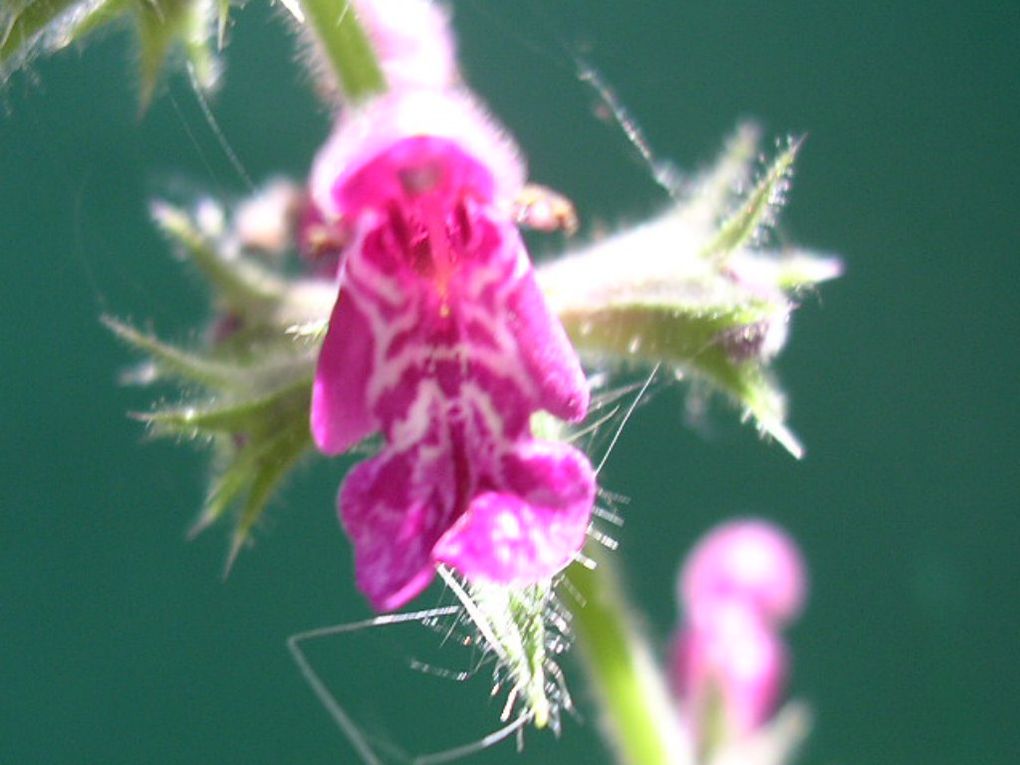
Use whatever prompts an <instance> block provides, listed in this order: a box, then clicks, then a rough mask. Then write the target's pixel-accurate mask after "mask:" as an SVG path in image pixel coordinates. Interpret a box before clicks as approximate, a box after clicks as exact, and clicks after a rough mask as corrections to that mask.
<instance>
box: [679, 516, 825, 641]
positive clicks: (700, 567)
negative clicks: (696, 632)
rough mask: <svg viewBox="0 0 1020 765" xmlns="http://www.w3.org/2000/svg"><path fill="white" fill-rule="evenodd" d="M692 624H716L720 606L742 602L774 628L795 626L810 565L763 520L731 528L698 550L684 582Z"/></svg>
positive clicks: (727, 525) (715, 534) (684, 600)
mask: <svg viewBox="0 0 1020 765" xmlns="http://www.w3.org/2000/svg"><path fill="white" fill-rule="evenodd" d="M678 584H679V592H678V595H679V599H680V601H681V603H682V605H683V608H684V611H685V613H686V614H687V619H688V621H690V622H692V623H696V624H697V623H700V622H702V621H704V620H705V619H709V618H714V617H713V614H714V612H715V611H716V610H717V609H718V607H719V605H720V604H723V603H729V602H734V601H735V602H739V603H741V604H744V605H745V606H746V607H747V608H749V609H751V610H752V611H753V612H754V613H755V614H756V615H757V616H759V617H760V618H761V619H763V620H765V621H766V622H768V623H769V624H771V625H776V626H779V625H783V624H786V623H788V622H790V621H791V620H792V619H793V618H794V617H796V615H797V614H798V613H799V612H800V609H801V607H802V605H803V602H804V597H805V594H806V590H807V579H806V575H805V572H804V564H803V561H802V559H801V556H800V553H799V551H798V550H797V547H796V545H795V544H794V542H793V540H792V539H790V537H789V536H788V535H787V534H786V532H784V531H783V530H782V529H780V528H778V527H777V526H774V525H773V524H771V523H768V522H766V521H762V520H755V519H748V520H738V521H731V522H729V523H725V524H723V525H721V526H718V527H716V528H715V529H713V530H712V531H711V532H709V533H708V535H706V536H705V537H703V538H702V539H701V541H700V542H699V543H698V544H697V546H696V547H695V548H694V550H693V551H692V552H691V554H690V555H689V556H688V558H687V561H686V562H685V563H684V567H683V571H682V573H681V577H680V581H679V583H678Z"/></svg>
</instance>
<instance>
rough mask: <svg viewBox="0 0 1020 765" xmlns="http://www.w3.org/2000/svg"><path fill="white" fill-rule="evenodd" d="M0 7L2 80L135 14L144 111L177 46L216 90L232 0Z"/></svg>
mask: <svg viewBox="0 0 1020 765" xmlns="http://www.w3.org/2000/svg"><path fill="white" fill-rule="evenodd" d="M12 5H13V7H12V8H9V9H0V82H2V81H3V80H4V79H6V77H7V75H8V74H9V73H10V72H12V71H13V70H15V69H17V68H19V67H20V66H21V65H23V64H24V63H26V62H27V61H29V60H30V59H31V57H32V56H33V55H36V54H37V53H41V52H53V51H57V50H60V49H61V48H64V47H66V46H67V45H70V44H71V43H74V42H79V41H81V40H83V39H84V38H86V37H87V36H89V35H90V34H91V33H92V32H95V31H96V30H97V29H99V28H101V27H104V26H106V25H108V24H110V23H112V22H116V21H119V20H121V19H122V18H128V17H131V18H133V20H134V26H135V29H136V32H137V36H138V47H139V51H138V67H139V100H140V103H141V108H142V110H143V111H144V110H145V108H146V107H147V106H148V104H149V103H150V101H151V100H152V95H153V92H154V91H155V87H156V83H157V82H158V79H159V76H160V74H161V73H162V71H163V69H164V68H165V65H166V61H167V59H168V57H169V55H170V53H171V51H172V50H173V48H174V47H176V46H179V47H180V48H181V50H182V51H183V54H184V57H185V59H186V60H187V62H188V64H189V67H190V72H191V75H192V79H193V81H194V83H195V86H196V87H198V88H199V89H201V90H203V91H210V90H212V89H213V88H214V87H215V85H216V83H217V81H218V78H219V72H220V62H219V59H218V57H217V55H216V48H215V47H214V42H217V43H218V44H219V46H222V42H223V36H224V34H225V30H226V24H227V14H228V13H229V2H228V0H23V1H22V2H20V3H19V2H14V3H12Z"/></svg>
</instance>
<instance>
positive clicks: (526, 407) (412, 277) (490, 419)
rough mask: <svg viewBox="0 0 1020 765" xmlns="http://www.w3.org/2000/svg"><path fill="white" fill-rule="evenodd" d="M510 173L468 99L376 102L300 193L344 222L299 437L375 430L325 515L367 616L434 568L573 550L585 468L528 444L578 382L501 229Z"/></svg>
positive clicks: (354, 438)
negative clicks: (304, 428) (333, 291)
mask: <svg viewBox="0 0 1020 765" xmlns="http://www.w3.org/2000/svg"><path fill="white" fill-rule="evenodd" d="M522 184H523V168H522V166H521V162H520V160H519V158H518V155H517V152H516V150H515V148H514V146H513V145H512V144H511V143H510V141H509V140H508V139H507V138H506V137H505V136H504V135H503V134H502V133H501V132H500V131H499V130H498V129H497V128H495V127H494V125H493V124H492V122H491V120H490V119H489V118H488V117H487V116H485V115H484V114H483V113H482V111H481V110H480V109H479V108H478V107H477V106H476V105H475V104H474V102H473V101H472V100H471V99H469V98H468V97H467V96H465V95H464V94H462V93H459V92H454V91H452V90H449V89H438V90H437V89H415V90H412V91H402V92H396V93H391V94H388V95H384V96H382V97H380V98H378V99H376V100H375V101H373V102H371V103H369V104H368V105H367V106H365V107H363V108H361V109H360V110H358V111H356V112H354V113H352V114H349V115H345V117H344V118H343V119H342V120H341V123H340V126H339V128H338V130H337V131H336V133H335V134H334V136H333V137H332V139H331V140H330V142H329V144H328V145H327V146H326V148H325V149H324V150H323V151H322V152H321V153H320V155H319V157H318V159H317V160H316V163H315V167H314V169H313V174H312V181H311V192H312V196H313V200H314V203H315V204H316V206H317V207H318V208H319V209H320V210H321V211H322V213H323V215H324V217H325V219H326V220H327V221H334V222H336V223H337V225H340V224H342V225H343V227H344V228H345V229H346V231H347V237H346V238H347V241H349V242H350V244H349V245H348V247H347V248H346V251H345V255H344V260H343V263H342V265H341V267H340V272H339V294H338V298H337V302H336V305H335V307H334V309H333V312H332V315H331V317H330V324H329V331H328V333H327V335H326V337H325V340H324V342H323V347H322V352H321V354H320V357H319V362H318V367H317V370H316V376H315V384H314V388H313V393H312V407H311V429H312V434H313V436H314V439H315V442H316V444H317V445H318V447H319V448H320V450H322V451H323V452H325V453H327V454H338V453H340V452H343V451H345V450H346V449H348V448H349V447H351V446H352V445H354V444H355V443H357V442H358V441H360V440H361V439H362V438H364V437H366V436H368V435H370V434H372V433H374V432H377V431H381V432H382V434H383V437H384V439H385V446H384V447H383V449H382V451H381V452H380V453H379V454H378V456H376V457H374V458H373V459H370V460H367V461H365V462H363V463H361V464H359V465H357V466H356V467H355V468H354V469H353V470H352V471H351V473H350V474H349V475H348V476H347V479H346V480H345V481H344V484H343V486H342V488H341V491H340V497H339V511H340V517H341V520H342V522H343V525H344V527H345V529H346V530H347V532H348V534H349V535H350V537H351V538H352V540H353V542H354V547H355V564H356V575H357V581H358V585H359V587H360V588H361V590H362V591H363V592H364V593H365V594H366V595H367V596H368V598H369V600H370V601H371V602H372V604H373V606H375V607H376V608H377V609H379V610H390V609H394V608H398V607H400V606H401V605H403V604H404V603H406V602H407V601H409V600H410V599H411V598H413V597H414V596H416V595H417V594H418V593H419V592H421V590H423V589H424V588H425V587H426V586H427V585H428V583H429V582H430V581H431V580H432V578H433V577H434V575H435V571H436V566H437V565H438V564H447V565H449V566H451V567H452V568H454V569H455V570H457V571H458V572H459V573H460V574H462V575H463V576H465V577H466V578H467V579H469V580H472V581H478V582H484V583H495V584H502V585H509V586H523V585H527V584H531V583H534V582H538V581H547V580H549V579H550V578H551V577H553V576H554V575H555V574H556V573H558V572H559V571H560V570H561V569H562V568H563V567H564V566H566V565H567V563H569V562H570V561H571V560H572V559H573V557H574V555H575V554H576V553H577V552H578V551H579V550H580V548H581V546H582V544H583V542H584V539H585V532H586V530H587V527H588V523H589V520H590V516H591V511H592V506H593V503H594V494H595V479H594V474H593V471H592V469H591V465H590V463H589V462H588V460H587V458H586V457H585V456H584V455H583V454H581V452H579V451H578V450H576V449H574V448H573V447H571V446H569V445H567V444H564V443H559V442H549V441H542V440H538V439H536V438H535V437H534V436H533V434H532V431H531V425H530V419H531V416H532V415H533V414H534V413H535V412H537V411H540V410H544V411H547V412H549V413H551V414H553V415H555V416H556V417H559V418H562V419H565V420H569V421H577V420H580V419H581V418H582V417H583V416H584V415H585V412H586V410H587V407H588V390H587V386H586V382H585V378H584V375H583V372H582V370H581V367H580V364H579V362H578V359H577V356H576V353H575V352H574V350H573V348H572V347H571V345H570V343H569V341H568V340H567V337H566V334H565V332H564V330H563V328H562V326H561V325H560V324H559V322H558V321H557V319H556V318H555V317H554V316H553V315H552V314H551V313H550V311H549V310H548V308H547V307H546V304H545V301H544V299H543V297H542V295H541V293H540V291H539V288H538V286H537V284H536V282H535V277H534V273H533V271H532V267H531V263H530V261H529V259H528V254H527V252H526V250H525V248H524V244H523V242H522V240H521V238H520V235H519V233H518V231H517V228H516V225H515V223H514V220H513V201H514V199H515V197H516V196H517V195H518V193H519V192H520V189H521V187H522Z"/></svg>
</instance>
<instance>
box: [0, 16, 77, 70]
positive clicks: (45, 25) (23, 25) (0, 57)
mask: <svg viewBox="0 0 1020 765" xmlns="http://www.w3.org/2000/svg"><path fill="white" fill-rule="evenodd" d="M9 3H10V4H9V5H7V7H5V8H3V9H0V82H2V81H3V79H5V77H4V75H5V73H6V72H7V71H8V69H7V66H8V65H9V64H10V63H11V62H14V64H13V66H12V68H17V65H18V64H20V63H22V62H23V61H24V60H25V59H27V58H28V56H29V55H30V53H31V49H32V47H33V46H35V45H36V44H37V43H38V42H40V41H43V40H45V38H52V39H49V40H45V44H46V46H47V47H51V48H56V47H63V45H64V44H66V43H61V42H60V40H61V39H62V38H64V37H65V35H64V29H65V26H66V19H67V18H68V17H72V16H74V15H75V12H76V11H78V10H84V9H86V8H87V7H88V5H89V2H88V0H21V1H20V2H19V1H18V0H9ZM5 4H6V3H5ZM68 42H69V41H68Z"/></svg>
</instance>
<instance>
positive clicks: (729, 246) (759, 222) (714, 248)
mask: <svg viewBox="0 0 1020 765" xmlns="http://www.w3.org/2000/svg"><path fill="white" fill-rule="evenodd" d="M803 142H804V139H803V138H798V139H796V140H791V141H790V143H789V146H788V147H787V148H786V150H785V151H783V152H782V153H781V154H780V155H779V156H778V157H776V158H775V159H774V160H773V161H772V164H771V165H770V166H769V168H768V170H767V171H766V172H765V175H764V176H762V178H761V180H760V181H758V183H757V184H756V185H755V187H754V188H753V189H751V192H750V193H749V194H748V195H747V196H746V198H745V199H744V202H743V204H742V205H741V206H740V208H739V209H737V211H736V212H734V213H733V214H732V215H731V216H730V217H729V218H727V219H726V220H725V221H724V222H723V224H722V225H721V226H720V227H719V230H718V233H717V234H716V235H715V237H714V238H713V239H712V240H711V241H710V242H709V243H708V244H707V245H706V246H705V247H704V249H702V251H701V254H702V256H703V257H706V258H713V259H721V260H724V259H725V258H726V257H727V256H728V255H730V254H731V253H733V252H735V251H737V250H738V249H740V248H742V247H745V246H748V245H753V244H756V241H755V240H756V239H757V237H758V235H759V232H760V231H761V230H762V228H764V227H767V226H770V225H771V224H772V223H774V221H775V216H776V213H777V211H778V209H779V208H780V207H781V206H782V204H783V202H784V201H785V200H784V195H785V193H786V190H787V188H788V187H789V182H790V173H791V171H792V170H793V163H794V160H796V158H797V152H798V150H799V149H800V147H801V145H802V144H803Z"/></svg>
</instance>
